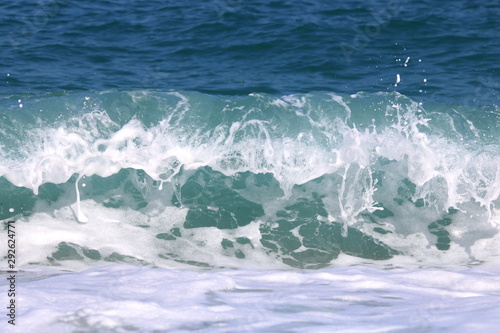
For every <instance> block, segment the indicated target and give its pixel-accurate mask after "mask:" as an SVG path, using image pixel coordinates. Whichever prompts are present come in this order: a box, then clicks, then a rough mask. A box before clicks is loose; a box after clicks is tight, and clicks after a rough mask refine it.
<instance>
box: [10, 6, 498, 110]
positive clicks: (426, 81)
mask: <svg viewBox="0 0 500 333" xmlns="http://www.w3.org/2000/svg"><path fill="white" fill-rule="evenodd" d="M0 18H1V20H0V36H1V37H0V43H1V48H0V87H1V88H0V89H1V92H2V93H6V94H12V93H20V92H37V93H38V92H45V91H59V90H88V89H91V90H106V89H130V88H132V89H136V88H140V89H142V88H144V89H162V90H165V89H175V90H196V91H201V92H206V93H212V94H234V95H240V94H248V93H250V92H265V93H271V94H285V93H297V92H309V91H317V90H327V91H334V92H337V93H355V92H358V91H368V92H377V91H391V90H397V91H399V92H401V93H403V94H405V95H408V96H410V97H412V98H414V99H416V100H433V101H440V102H446V103H448V102H455V103H460V104H499V101H500V77H499V73H500V67H499V61H498V60H499V56H498V55H499V53H500V52H499V51H500V37H499V32H500V3H499V2H498V0H458V1H457V0H453V1H448V0H447V1H440V2H436V1H431V0H425V1H416V0H415V1H413V0H378V1H376V0H368V1H331V0H308V1H292V0H274V1H264V0H209V1H171V0H166V1H159V0H149V1H134V0H98V1H76V0H38V1H35V0H19V1H3V2H2V3H1V4H0ZM398 74H399V77H400V79H401V82H399V84H397V85H396V82H397V75H398Z"/></svg>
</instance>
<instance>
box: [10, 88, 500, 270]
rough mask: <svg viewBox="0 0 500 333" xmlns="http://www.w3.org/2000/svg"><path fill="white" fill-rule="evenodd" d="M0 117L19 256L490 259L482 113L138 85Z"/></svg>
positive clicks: (81, 259)
mask: <svg viewBox="0 0 500 333" xmlns="http://www.w3.org/2000/svg"><path fill="white" fill-rule="evenodd" d="M0 117H1V119H2V121H1V123H0V143H1V149H0V156H1V159H0V161H1V162H0V175H1V176H2V177H1V178H0V188H1V194H0V203H1V204H2V205H1V207H0V219H3V220H7V219H16V220H17V221H19V222H20V223H18V224H17V225H18V229H19V231H18V232H19V233H20V235H22V237H23V242H22V244H23V245H22V247H21V249H20V250H21V252H22V254H21V255H20V258H24V259H21V260H22V262H23V264H25V265H27V264H43V265H46V264H52V265H63V266H64V267H67V268H71V267H82V265H83V266H85V265H97V264H102V263H105V262H115V261H118V262H129V263H135V264H140V265H152V266H168V265H171V264H172V263H174V262H179V263H182V264H190V265H195V266H202V267H204V266H208V267H240V266H246V267H248V266H252V265H254V266H259V265H267V266H269V267H274V266H276V265H278V266H280V265H283V264H285V265H288V266H292V267H299V268H318V267H324V266H327V265H330V264H332V263H335V262H339V261H340V260H342V258H344V259H345V258H361V259H360V260H368V261H373V260H382V262H391V263H392V262H393V261H394V260H399V261H397V262H401V260H406V259H408V258H413V259H415V260H416V261H417V262H421V263H427V264H432V265H441V264H444V263H457V264H470V263H480V262H488V261H489V260H493V259H491V258H494V257H495V256H498V250H497V249H496V248H495V246H494V244H495V242H496V241H498V225H499V224H500V218H499V208H498V207H499V205H500V146H499V144H498V142H500V140H499V139H500V131H499V124H500V121H499V120H500V119H499V118H500V112H499V110H498V107H497V106H483V107H470V106H460V105H422V104H421V103H416V102H414V101H412V100H411V99H410V98H408V97H406V96H404V95H401V94H398V93H374V94H368V93H363V92H360V93H357V94H354V95H339V94H335V93H331V92H312V93H309V94H293V95H287V96H272V95H265V94H257V93H255V94H250V95H248V96H214V95H206V94H201V93H197V92H177V91H143V90H136V91H105V92H72V93H65V92H59V93H50V94H25V95H22V96H20V95H16V96H3V97H2V98H1V99H0ZM2 237H6V235H5V234H2ZM19 237H21V236H19ZM35 249H36V250H35ZM395 258H396V259H395ZM397 258H399V259H397ZM401 258H406V259H401Z"/></svg>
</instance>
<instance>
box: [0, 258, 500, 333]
mask: <svg viewBox="0 0 500 333" xmlns="http://www.w3.org/2000/svg"><path fill="white" fill-rule="evenodd" d="M51 273H52V274H53V272H51V271H42V272H40V273H37V272H36V271H33V270H32V271H30V272H26V273H23V275H22V277H24V279H25V280H29V277H30V276H34V277H37V276H38V274H46V275H50V274H51ZM498 273H499V272H498V270H489V271H487V270H481V269H448V270H436V269H417V270H413V269H405V270H402V269H392V270H379V269H373V268H369V267H366V266H351V267H337V268H329V269H322V270H320V271H269V270H248V269H245V270H230V271H227V270H212V271H190V270H175V269H152V268H146V267H143V268H140V267H133V266H119V265H114V266H106V267H99V268H93V269H91V270H88V271H84V272H81V273H76V274H64V275H59V276H53V277H49V278H44V279H41V280H35V281H31V282H19V281H18V283H17V291H18V293H19V297H18V298H17V300H18V309H19V311H18V313H17V318H16V320H17V322H16V324H17V325H16V328H18V329H19V330H21V331H23V332H34V331H36V332H42V333H43V332H66V331H68V332H69V331H81V330H84V331H115V332H121V331H131V330H140V331H148V332H149V331H184V330H195V329H196V330H198V331H207V332H211V331H228V332H229V331H231V332H270V331H289V330H290V329H291V327H292V326H293V327H297V326H298V327H299V329H300V330H301V331H307V332H325V331H342V332H366V331H379V332H387V331H395V330H398V331H422V330H426V331H440V332H442V331H447V332H470V331H476V330H480V331H494V330H495V329H496V328H497V327H498V326H499V325H500V318H499V317H498V316H497V315H496V314H497V312H498V307H499V306H500V300H499V298H498V294H499V293H500V275H499V274H498ZM18 277H19V278H21V276H19V275H18ZM0 325H2V326H0V327H1V328H2V329H3V330H6V328H7V327H6V326H7V323H6V320H3V321H2V322H1V323H0ZM291 325H292V326H291Z"/></svg>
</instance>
